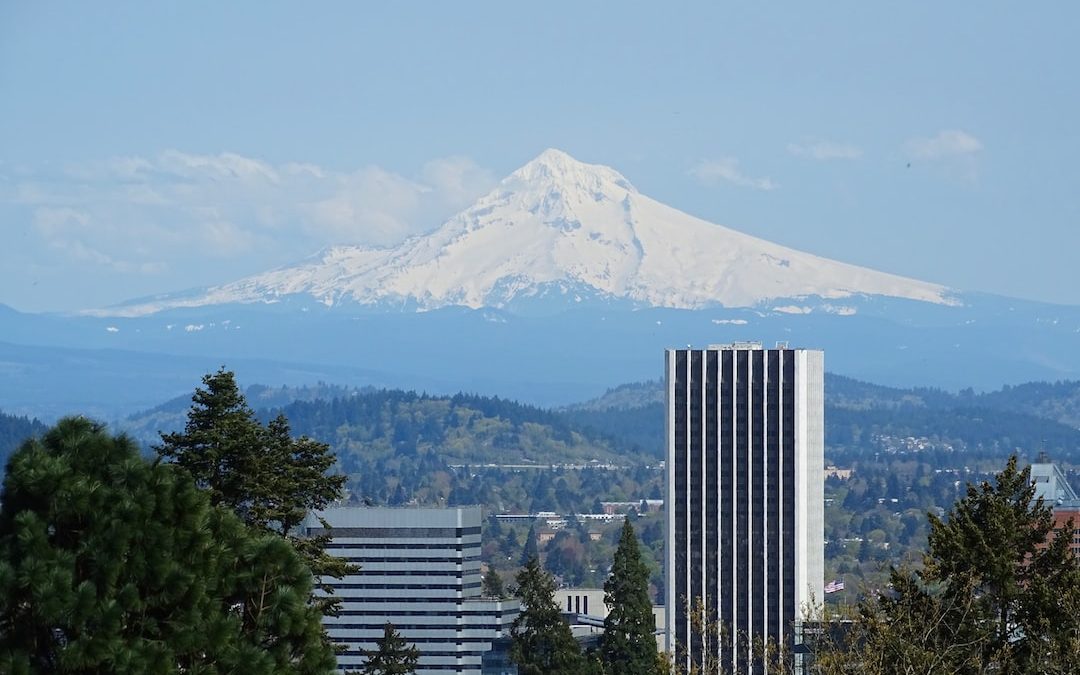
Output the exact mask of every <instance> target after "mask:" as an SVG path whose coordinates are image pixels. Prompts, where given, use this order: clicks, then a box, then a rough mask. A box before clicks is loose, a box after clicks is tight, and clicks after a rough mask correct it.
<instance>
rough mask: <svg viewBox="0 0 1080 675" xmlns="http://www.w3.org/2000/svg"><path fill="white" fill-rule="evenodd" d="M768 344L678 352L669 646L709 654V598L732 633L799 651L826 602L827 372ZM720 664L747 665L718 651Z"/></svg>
mask: <svg viewBox="0 0 1080 675" xmlns="http://www.w3.org/2000/svg"><path fill="white" fill-rule="evenodd" d="M823 363H824V362H823V354H822V352H821V351H817V350H807V349H788V348H786V347H783V348H781V347H778V348H776V349H763V348H762V347H761V345H760V344H759V343H736V344H731V345H718V346H710V347H709V348H707V349H670V350H668V351H667V358H666V380H667V462H666V466H665V468H666V470H667V481H666V483H667V495H666V506H665V508H666V510H667V551H666V565H665V574H666V587H665V600H666V605H667V617H668V618H667V645H668V651H669V652H670V653H672V654H675V655H676V656H677V657H679V655H680V654H686V655H689V654H693V653H700V650H701V647H702V645H701V642H700V636H697V635H695V634H694V631H693V630H692V629H691V626H690V621H689V617H688V616H687V612H686V607H687V606H693V604H694V602H695V600H696V599H697V598H700V599H701V601H702V603H703V605H704V608H705V611H706V612H707V614H708V616H709V617H711V618H713V619H715V620H716V621H717V622H718V623H719V625H720V626H721V627H722V628H723V629H724V630H725V631H727V634H728V635H748V636H754V637H758V638H767V637H769V638H773V639H774V640H775V641H776V642H777V643H778V644H783V645H788V646H791V647H794V646H795V645H794V639H795V637H794V636H795V635H796V632H795V630H794V628H795V622H796V621H798V620H799V619H801V618H802V613H803V609H804V606H805V605H806V604H807V603H809V602H810V601H811V599H812V598H814V599H816V600H817V601H820V600H821V598H822V596H823V576H824V522H823V510H824V495H823V476H822V471H823V468H822V464H823V447H824V365H823ZM719 652H720V654H721V659H722V662H724V663H726V664H727V665H728V666H732V665H736V664H738V665H739V666H740V667H746V666H747V665H749V661H748V660H747V657H746V656H745V652H744V651H742V650H741V649H740V648H738V647H733V645H732V644H731V643H730V642H727V643H726V644H722V645H720V648H719Z"/></svg>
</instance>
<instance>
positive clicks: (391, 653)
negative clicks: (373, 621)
mask: <svg viewBox="0 0 1080 675" xmlns="http://www.w3.org/2000/svg"><path fill="white" fill-rule="evenodd" d="M377 644H378V647H376V648H375V649H374V650H371V651H367V650H365V651H364V656H366V657H367V661H366V662H365V663H364V667H363V669H361V671H360V672H361V673H362V674H363V675H409V673H413V672H415V671H416V663H417V661H418V660H419V658H420V650H419V649H417V648H416V646H415V645H412V646H410V645H409V644H408V643H406V642H405V638H403V637H401V635H400V634H398V632H397V630H395V629H394V624H392V623H390V622H387V623H386V625H385V626H384V627H383V636H382V637H381V638H380V639H379V640H378V642H377Z"/></svg>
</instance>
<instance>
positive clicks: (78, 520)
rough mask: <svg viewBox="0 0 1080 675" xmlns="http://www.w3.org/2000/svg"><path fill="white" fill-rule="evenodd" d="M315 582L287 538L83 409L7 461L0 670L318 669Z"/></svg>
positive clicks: (329, 658)
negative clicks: (311, 600)
mask: <svg viewBox="0 0 1080 675" xmlns="http://www.w3.org/2000/svg"><path fill="white" fill-rule="evenodd" d="M311 585H312V581H311V575H310V573H309V572H308V570H307V567H306V566H305V565H304V563H303V561H302V560H301V559H300V557H299V556H298V555H297V554H296V552H295V551H293V549H292V548H291V547H290V546H289V545H288V544H287V543H286V542H284V541H282V540H281V539H280V538H277V537H271V536H268V535H265V534H262V533H260V532H258V531H256V530H252V529H251V528H248V527H247V526H245V525H244V524H243V523H241V522H240V520H239V519H237V517H236V516H235V515H234V514H232V513H231V512H229V511H227V510H224V509H221V508H217V507H213V506H211V505H210V503H209V499H208V496H207V495H206V494H205V493H204V492H203V491H202V490H200V489H198V488H197V487H196V486H195V485H194V483H193V482H192V481H191V479H190V477H188V476H187V475H186V473H185V472H183V471H181V470H179V469H178V468H177V467H175V466H171V465H168V464H159V463H150V462H147V461H146V460H145V459H143V458H142V457H141V456H140V455H139V453H138V449H137V448H136V446H135V444H134V443H133V442H132V441H130V440H129V439H128V438H126V437H124V436H118V437H113V436H110V435H109V434H107V433H106V432H105V431H104V429H103V428H102V427H101V426H100V425H97V424H95V423H93V422H90V421H88V420H86V419H82V418H78V419H65V420H61V421H60V422H59V423H58V424H57V425H56V426H55V427H54V428H52V429H51V430H49V431H48V432H47V433H46V434H45V435H44V436H43V437H42V438H41V439H40V440H31V441H27V442H26V443H25V444H24V445H23V446H22V447H21V448H20V449H19V451H18V452H16V453H15V454H14V455H13V456H12V457H11V459H10V461H9V463H8V467H7V473H6V476H5V479H4V487H3V492H2V494H0V672H15V673H20V672H21V673H92V672H109V673H147V672H161V673H179V672H203V673H215V672H241V671H242V672H246V673H253V674H258V675H269V674H272V673H274V674H276V673H297V674H299V673H327V672H329V671H331V670H332V669H333V668H334V662H335V658H334V653H333V651H332V649H330V648H329V647H328V646H327V645H326V644H325V643H324V642H323V639H322V627H321V622H320V619H321V617H320V615H319V613H318V612H317V611H316V610H315V609H314V608H312V607H310V606H309V605H308V604H307V598H308V596H309V595H310V593H311Z"/></svg>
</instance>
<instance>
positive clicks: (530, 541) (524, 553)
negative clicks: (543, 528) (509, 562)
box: [520, 522, 540, 567]
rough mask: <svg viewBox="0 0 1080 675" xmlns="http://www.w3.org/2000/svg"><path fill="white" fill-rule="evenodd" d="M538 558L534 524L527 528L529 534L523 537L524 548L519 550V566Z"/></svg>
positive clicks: (538, 551)
mask: <svg viewBox="0 0 1080 675" xmlns="http://www.w3.org/2000/svg"><path fill="white" fill-rule="evenodd" d="M539 557H540V546H539V537H538V535H537V534H536V523H535V522H534V523H533V524H532V525H530V526H529V533H528V534H527V535H525V547H524V548H522V549H521V563H520V564H521V566H522V567H524V566H525V565H527V564H529V561H530V560H532V559H533V558H539Z"/></svg>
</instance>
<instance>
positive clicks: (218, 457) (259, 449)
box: [157, 368, 352, 614]
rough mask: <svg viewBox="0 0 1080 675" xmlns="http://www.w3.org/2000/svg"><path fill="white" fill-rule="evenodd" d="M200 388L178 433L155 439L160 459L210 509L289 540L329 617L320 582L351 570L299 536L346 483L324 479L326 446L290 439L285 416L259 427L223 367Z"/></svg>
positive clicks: (314, 540)
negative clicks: (183, 475)
mask: <svg viewBox="0 0 1080 675" xmlns="http://www.w3.org/2000/svg"><path fill="white" fill-rule="evenodd" d="M202 381H203V387H200V388H197V389H196V390H195V394H194V396H193V397H192V406H191V409H190V410H189V411H188V416H187V417H188V419H187V424H186V425H185V427H184V431H183V432H182V433H175V432H174V433H169V434H162V435H161V445H160V446H158V448H157V451H158V453H159V455H160V456H161V457H164V458H166V459H170V460H172V461H173V462H175V463H176V464H177V465H178V466H181V467H183V468H184V469H186V470H187V471H188V472H189V473H190V474H191V476H192V477H193V478H194V479H195V482H196V483H197V484H198V485H199V486H200V487H202V488H204V489H205V490H206V491H207V493H208V494H209V495H210V501H211V503H212V504H214V505H215V506H222V507H225V508H228V509H231V510H232V511H234V512H235V513H236V514H237V515H238V516H239V517H240V518H241V520H243V521H244V522H245V523H246V524H247V525H249V526H252V527H256V528H260V529H262V530H264V531H266V532H270V533H273V534H276V535H278V536H280V537H283V538H285V539H286V540H288V541H289V542H290V543H291V544H292V545H293V547H294V548H296V550H297V551H298V552H299V553H300V554H301V555H302V556H303V557H304V559H305V561H306V562H307V564H308V566H309V567H310V568H311V571H312V573H313V574H314V575H315V577H316V579H318V580H319V584H320V591H321V594H320V595H318V596H314V595H313V597H312V602H313V603H314V604H316V605H318V606H319V607H320V609H321V611H322V612H323V613H324V614H334V613H336V609H337V606H338V605H339V601H338V600H336V599H335V598H332V597H328V596H329V595H330V594H331V593H332V588H331V587H330V586H329V584H328V583H325V582H324V581H323V580H324V579H326V578H327V577H332V578H335V579H340V578H342V577H343V576H345V574H347V573H348V572H349V571H350V570H351V569H352V568H351V567H350V566H349V565H348V563H347V562H346V561H345V560H344V559H343V558H339V557H335V556H332V555H330V554H329V553H327V552H326V544H327V542H328V541H329V537H327V536H321V537H305V536H301V534H300V533H299V531H298V530H299V527H300V525H301V523H302V522H303V521H304V519H305V518H306V517H307V515H308V513H309V512H311V511H314V510H319V509H322V508H324V507H325V506H327V505H328V504H330V503H331V502H333V501H334V500H336V499H338V498H340V497H341V492H342V487H343V486H344V483H345V476H340V475H334V474H330V473H328V472H329V471H330V469H331V467H332V466H333V464H334V456H333V454H332V453H331V452H330V450H329V447H328V446H327V445H326V444H325V443H320V442H318V441H314V440H312V439H310V438H306V437H301V438H295V439H294V438H292V436H291V433H290V429H289V421H288V420H287V419H286V418H285V417H284V416H281V415H279V416H278V417H276V418H275V419H273V420H271V421H270V423H269V424H268V425H266V426H265V427H264V426H263V425H262V424H260V423H259V421H258V419H256V417H255V413H254V412H253V411H252V410H251V408H250V407H249V406H248V404H247V401H246V400H245V398H244V395H243V393H241V391H240V389H239V387H238V386H237V384H236V378H235V376H234V375H233V373H232V372H230V371H227V370H225V369H224V368H222V369H220V370H218V371H217V372H216V373H212V374H209V375H206V376H204V377H203V380H202ZM323 526H324V527H326V524H325V523H323Z"/></svg>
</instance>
